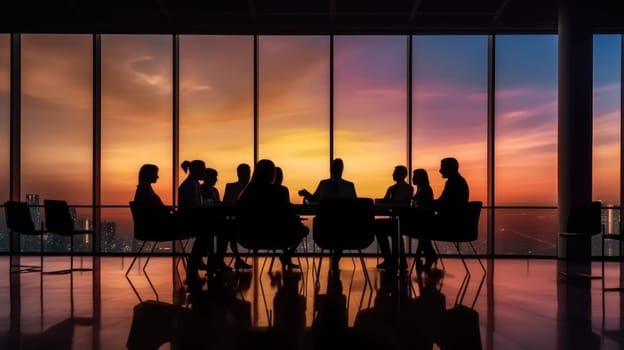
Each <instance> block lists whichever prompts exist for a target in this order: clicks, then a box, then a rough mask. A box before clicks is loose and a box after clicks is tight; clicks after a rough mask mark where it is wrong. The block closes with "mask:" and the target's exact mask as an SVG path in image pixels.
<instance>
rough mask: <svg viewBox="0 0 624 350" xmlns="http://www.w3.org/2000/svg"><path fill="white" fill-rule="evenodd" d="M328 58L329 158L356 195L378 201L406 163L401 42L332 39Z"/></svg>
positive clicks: (403, 47)
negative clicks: (331, 95)
mask: <svg viewBox="0 0 624 350" xmlns="http://www.w3.org/2000/svg"><path fill="white" fill-rule="evenodd" d="M334 55H335V56H334V79H335V81H334V86H335V90H334V98H335V101H334V107H335V113H334V155H335V157H336V158H342V159H343V160H344V178H345V179H347V180H350V181H353V182H354V183H355V189H356V192H357V195H358V196H359V197H371V198H380V197H383V196H384V194H385V192H386V189H387V188H388V186H390V185H392V184H393V181H392V172H393V170H394V167H395V166H396V165H406V163H407V150H406V147H407V130H406V128H405V125H407V110H406V107H407V38H406V37H405V36H337V37H335V43H334ZM324 177H329V169H327V175H325V176H324Z"/></svg>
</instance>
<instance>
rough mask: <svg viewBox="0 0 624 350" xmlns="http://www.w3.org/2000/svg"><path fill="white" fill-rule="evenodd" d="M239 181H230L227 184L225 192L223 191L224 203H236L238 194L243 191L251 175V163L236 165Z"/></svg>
mask: <svg viewBox="0 0 624 350" xmlns="http://www.w3.org/2000/svg"><path fill="white" fill-rule="evenodd" d="M236 176H237V177H238V181H237V182H230V183H227V184H226V185H225V193H223V203H226V204H234V203H235V202H236V200H237V199H238V196H239V195H240V193H241V192H242V191H243V189H244V188H245V186H247V183H249V178H250V176H251V168H250V167H249V164H245V163H241V164H239V165H238V167H236Z"/></svg>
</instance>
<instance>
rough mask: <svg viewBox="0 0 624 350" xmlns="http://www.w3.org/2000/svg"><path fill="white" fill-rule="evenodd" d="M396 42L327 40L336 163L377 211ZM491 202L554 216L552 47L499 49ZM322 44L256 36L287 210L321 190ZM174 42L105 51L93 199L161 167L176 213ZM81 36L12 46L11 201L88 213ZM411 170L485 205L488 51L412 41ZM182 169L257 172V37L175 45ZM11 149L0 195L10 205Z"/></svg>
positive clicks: (398, 64)
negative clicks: (464, 184)
mask: <svg viewBox="0 0 624 350" xmlns="http://www.w3.org/2000/svg"><path fill="white" fill-rule="evenodd" d="M407 40H408V38H407V37H406V36H336V37H335V41H334V45H335V46H334V154H335V156H336V157H341V158H343V159H344V161H345V172H344V177H345V178H347V179H349V180H351V181H353V182H354V183H355V186H356V191H357V193H358V195H360V196H367V197H373V198H376V197H382V196H383V194H384V193H385V190H386V188H387V187H388V186H389V185H391V183H392V178H391V174H392V170H393V168H394V166H395V165H398V164H404V165H405V164H407V147H409V146H408V145H407V125H408V124H407V120H406V116H407V106H408V105H407V98H408V96H407V65H408V62H407V42H408V41H407ZM496 40H497V46H496V48H497V51H496V81H495V83H496V130H495V133H496V141H495V142H496V144H495V147H496V148H495V149H496V158H495V161H496V169H495V171H496V178H495V186H496V203H495V204H497V205H556V201H557V186H556V181H557V178H556V169H557V157H556V149H557V36H556V35H515V36H514V35H499V36H497V39H496ZM329 45H330V42H329V37H328V36H260V37H259V47H258V49H259V61H258V69H259V71H258V76H259V94H258V97H259V100H258V106H259V130H258V154H259V157H260V158H270V159H272V160H273V161H275V163H276V164H277V165H278V166H281V167H282V168H283V170H284V177H285V178H284V184H285V185H286V186H287V187H289V188H290V192H291V200H292V201H293V202H298V203H299V202H301V199H300V197H298V196H297V194H296V192H297V190H299V189H301V188H307V189H309V190H310V191H313V190H314V189H315V186H316V184H317V183H318V181H319V180H320V179H322V178H325V177H327V176H328V175H329V137H330V133H329V108H330V106H329V101H330V100H329V91H330V89H329V69H330V57H329V49H330V46H329ZM594 46H595V50H594V52H595V54H594V183H595V185H594V198H595V199H601V200H603V201H604V202H605V204H611V203H619V176H620V174H619V135H620V127H619V119H620V107H619V104H620V100H619V94H620V36H619V35H598V36H595V40H594ZM171 55H172V41H171V37H170V36H164V35H161V36H157V35H151V36H148V35H103V36H102V200H103V204H127V202H128V201H129V200H131V199H132V197H133V194H134V190H135V187H136V182H137V172H138V169H139V167H140V166H141V164H143V163H154V164H157V165H158V166H159V167H160V179H159V181H158V183H157V184H156V185H155V189H156V191H157V192H158V193H159V194H160V195H161V197H162V198H163V200H164V201H165V202H167V203H171V202H172V173H173V171H179V172H180V173H179V174H180V179H181V180H182V179H184V176H185V174H184V173H183V172H182V171H181V169H180V167H179V165H176V166H175V168H174V167H173V164H172V148H173V145H172V125H173V124H172V121H171V113H172V112H171V111H172V78H171V75H172V71H173V68H172V62H173V61H172V56H171ZM91 62H92V51H91V36H89V35H23V36H22V62H21V65H22V91H21V93H22V95H21V103H22V104H21V108H22V135H21V137H22V194H23V195H22V196H25V194H26V193H39V194H40V195H41V197H42V198H53V197H55V198H65V199H67V200H68V201H70V202H71V203H75V204H89V203H90V200H91V192H90V191H91V176H92V175H91V171H92V170H91V169H92V163H91V155H92V132H91V129H92V121H91V115H92V66H91ZM411 64H412V67H413V111H412V112H413V118H414V119H413V130H412V131H413V143H412V145H411V147H412V151H413V158H412V161H413V167H414V168H419V167H422V168H425V169H427V170H428V172H429V177H430V179H431V181H432V185H433V189H434V193H435V195H436V196H437V195H439V194H440V192H441V190H442V186H443V179H442V178H441V177H440V174H439V173H438V169H439V160H440V159H441V158H443V157H447V156H454V157H456V158H458V160H459V162H460V172H461V173H462V174H463V175H464V176H465V177H466V179H467V180H468V182H469V184H470V188H471V199H473V200H485V199H486V188H487V183H486V174H487V142H486V141H487V140H486V136H487V135H486V130H487V36H484V35H475V36H414V37H413V60H412V62H411ZM179 67H180V154H179V155H180V160H181V161H182V160H185V159H188V160H192V159H203V160H205V161H206V163H207V165H208V166H209V167H213V168H215V169H217V170H218V171H219V182H218V183H217V187H218V188H219V189H220V191H221V193H222V194H223V188H224V187H225V184H226V183H227V182H231V181H235V178H236V176H235V168H236V166H237V165H238V164H239V163H243V162H244V163H248V164H251V163H252V162H253V140H254V135H253V99H254V96H253V75H254V64H253V37H251V36H181V37H180V66H179ZM8 94H9V36H8V35H0V135H2V138H1V139H2V140H4V141H3V142H4V144H5V145H8V127H9V123H8V112H9V103H8ZM8 155H9V153H8V147H2V149H1V150H0V179H1V180H2V182H3V183H4V184H5V185H3V186H2V187H1V188H0V196H2V198H5V199H6V198H8V188H7V187H8Z"/></svg>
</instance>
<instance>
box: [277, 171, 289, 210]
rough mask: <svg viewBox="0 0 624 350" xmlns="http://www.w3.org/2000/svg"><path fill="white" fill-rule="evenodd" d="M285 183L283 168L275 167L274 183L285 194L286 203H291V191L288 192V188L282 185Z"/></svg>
mask: <svg viewBox="0 0 624 350" xmlns="http://www.w3.org/2000/svg"><path fill="white" fill-rule="evenodd" d="M283 181H284V173H283V172H282V168H280V167H275V181H274V183H275V184H276V185H277V186H279V188H280V190H281V191H282V194H283V196H284V198H285V199H286V201H287V202H290V191H289V190H288V187H286V186H284V185H282V182H283Z"/></svg>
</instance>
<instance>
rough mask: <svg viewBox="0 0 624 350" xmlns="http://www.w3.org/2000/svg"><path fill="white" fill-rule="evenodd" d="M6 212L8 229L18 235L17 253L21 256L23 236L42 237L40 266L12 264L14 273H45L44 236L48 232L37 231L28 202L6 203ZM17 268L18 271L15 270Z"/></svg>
mask: <svg viewBox="0 0 624 350" xmlns="http://www.w3.org/2000/svg"><path fill="white" fill-rule="evenodd" d="M4 211H5V215H6V222H7V228H8V229H9V230H11V231H12V232H15V233H18V234H19V237H18V238H17V242H18V245H17V252H18V254H21V248H20V241H21V235H25V236H39V237H40V247H41V250H40V254H41V261H40V263H39V265H38V266H37V265H34V266H33V265H21V264H19V265H13V264H11V272H12V273H27V272H42V271H43V235H44V234H45V233H46V232H47V231H46V230H38V229H35V224H34V222H33V219H32V215H31V212H30V207H29V206H28V204H27V203H26V202H19V201H7V202H5V203H4ZM13 268H17V270H13Z"/></svg>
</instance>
